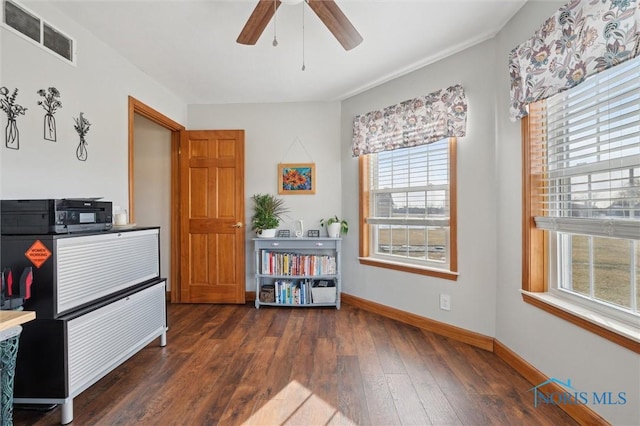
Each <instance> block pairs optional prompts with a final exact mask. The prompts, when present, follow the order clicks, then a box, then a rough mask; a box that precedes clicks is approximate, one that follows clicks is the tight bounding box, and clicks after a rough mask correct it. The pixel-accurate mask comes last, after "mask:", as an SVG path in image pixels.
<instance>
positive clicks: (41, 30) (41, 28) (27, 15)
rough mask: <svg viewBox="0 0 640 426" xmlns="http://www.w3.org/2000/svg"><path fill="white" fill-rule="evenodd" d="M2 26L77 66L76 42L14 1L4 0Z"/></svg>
mask: <svg viewBox="0 0 640 426" xmlns="http://www.w3.org/2000/svg"><path fill="white" fill-rule="evenodd" d="M2 24H3V26H4V27H5V28H8V29H10V30H12V31H14V32H17V33H18V34H20V35H22V36H24V37H26V38H27V39H28V40H30V41H33V42H35V43H37V44H38V45H40V46H42V47H44V48H45V50H47V51H50V52H53V53H55V54H56V55H58V56H60V57H62V58H64V59H65V60H67V61H69V62H71V63H72V64H75V54H74V44H75V42H74V40H73V39H72V38H70V37H68V36H66V35H65V34H63V33H62V32H61V31H60V30H58V29H56V28H55V27H53V26H52V25H51V24H49V23H48V22H45V21H43V20H42V19H41V18H40V17H39V16H37V15H36V14H35V13H33V12H31V11H29V10H28V9H26V8H25V7H24V6H22V5H19V4H18V3H17V2H15V1H13V0H3V7H2Z"/></svg>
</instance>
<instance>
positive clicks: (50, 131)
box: [38, 87, 62, 142]
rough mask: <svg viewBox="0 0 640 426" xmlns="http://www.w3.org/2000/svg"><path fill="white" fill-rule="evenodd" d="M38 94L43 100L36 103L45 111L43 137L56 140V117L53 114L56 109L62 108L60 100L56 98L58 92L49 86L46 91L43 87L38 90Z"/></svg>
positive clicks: (58, 95) (58, 94)
mask: <svg viewBox="0 0 640 426" xmlns="http://www.w3.org/2000/svg"><path fill="white" fill-rule="evenodd" d="M38 95H40V96H42V97H43V98H44V100H42V101H38V105H40V106H42V108H43V109H44V110H45V111H46V114H45V115H44V138H45V139H46V140H48V141H52V142H55V141H56V118H55V117H54V116H53V114H55V113H56V110H58V109H59V108H62V102H60V100H59V99H58V98H59V97H60V92H59V91H58V89H56V88H55V87H49V89H47V91H45V90H44V89H40V90H38Z"/></svg>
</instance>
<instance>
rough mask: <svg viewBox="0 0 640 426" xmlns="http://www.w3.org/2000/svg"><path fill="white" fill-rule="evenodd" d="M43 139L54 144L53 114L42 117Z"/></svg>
mask: <svg viewBox="0 0 640 426" xmlns="http://www.w3.org/2000/svg"><path fill="white" fill-rule="evenodd" d="M44 138H45V139H46V140H48V141H52V142H56V118H55V117H54V116H53V114H49V113H47V114H45V115H44Z"/></svg>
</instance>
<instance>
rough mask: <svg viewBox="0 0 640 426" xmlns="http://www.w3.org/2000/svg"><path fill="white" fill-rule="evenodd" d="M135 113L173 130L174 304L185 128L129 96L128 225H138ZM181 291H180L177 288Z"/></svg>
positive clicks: (171, 241)
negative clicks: (135, 203) (181, 160)
mask: <svg viewBox="0 0 640 426" xmlns="http://www.w3.org/2000/svg"><path fill="white" fill-rule="evenodd" d="M135 114H139V115H141V116H143V117H145V118H147V119H149V120H151V121H152V122H154V123H156V124H158V125H160V126H161V127H164V128H165V129H167V130H169V131H171V197H170V203H171V235H170V236H169V245H170V247H171V256H170V257H171V260H170V265H171V273H170V277H169V278H170V280H171V284H172V287H171V291H170V292H169V294H168V295H167V296H168V297H169V299H170V300H171V302H172V303H177V302H180V291H174V290H176V286H178V287H179V286H180V175H179V161H180V158H179V154H180V152H179V148H180V137H181V134H182V133H184V130H185V127H184V126H183V125H182V124H180V123H177V122H175V121H173V120H172V119H170V118H169V117H167V116H165V115H164V114H162V113H160V112H158V111H156V110H155V109H153V108H151V107H150V106H148V105H146V104H144V103H142V102H140V101H139V100H137V99H136V98H134V97H133V96H129V119H128V120H129V222H131V223H135V208H134V205H133V200H134V190H135V188H134V182H133V181H134V179H133V171H134V160H135V159H134V149H133V147H134V143H135V142H134V136H133V134H134V119H135ZM178 289H179V288H178Z"/></svg>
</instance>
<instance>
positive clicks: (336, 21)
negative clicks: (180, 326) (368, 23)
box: [236, 0, 363, 50]
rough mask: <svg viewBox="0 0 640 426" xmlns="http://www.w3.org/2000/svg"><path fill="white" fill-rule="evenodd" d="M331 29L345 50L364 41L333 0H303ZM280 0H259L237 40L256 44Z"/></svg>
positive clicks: (242, 42) (241, 42)
mask: <svg viewBox="0 0 640 426" xmlns="http://www.w3.org/2000/svg"><path fill="white" fill-rule="evenodd" d="M303 1H305V2H306V3H307V4H308V5H309V7H310V8H311V10H313V11H314V12H315V14H316V15H318V18H320V20H321V21H322V22H323V23H324V25H325V26H326V27H327V28H328V29H329V31H331V34H333V36H334V37H335V38H336V39H337V40H338V42H339V43H340V44H341V45H342V47H344V49H345V50H351V49H353V48H354V47H356V46H358V45H359V44H360V43H362V40H363V39H362V36H361V35H360V34H359V33H358V31H357V30H356V29H355V27H354V26H353V25H352V24H351V22H349V19H347V17H346V16H345V14H344V13H343V12H342V10H340V8H339V7H338V5H337V4H336V3H335V1H333V0H303ZM280 4H281V1H280V0H259V1H258V4H257V5H256V8H255V9H254V10H253V12H252V13H251V16H249V20H247V23H246V24H245V25H244V28H243V29H242V32H240V35H239V36H238V39H237V40H236V41H237V42H238V43H240V44H249V45H254V44H256V42H257V41H258V39H259V38H260V35H261V34H262V32H263V31H264V29H265V28H266V27H267V24H269V21H271V18H272V17H273V15H274V14H275V13H276V10H277V9H278V7H280Z"/></svg>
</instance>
